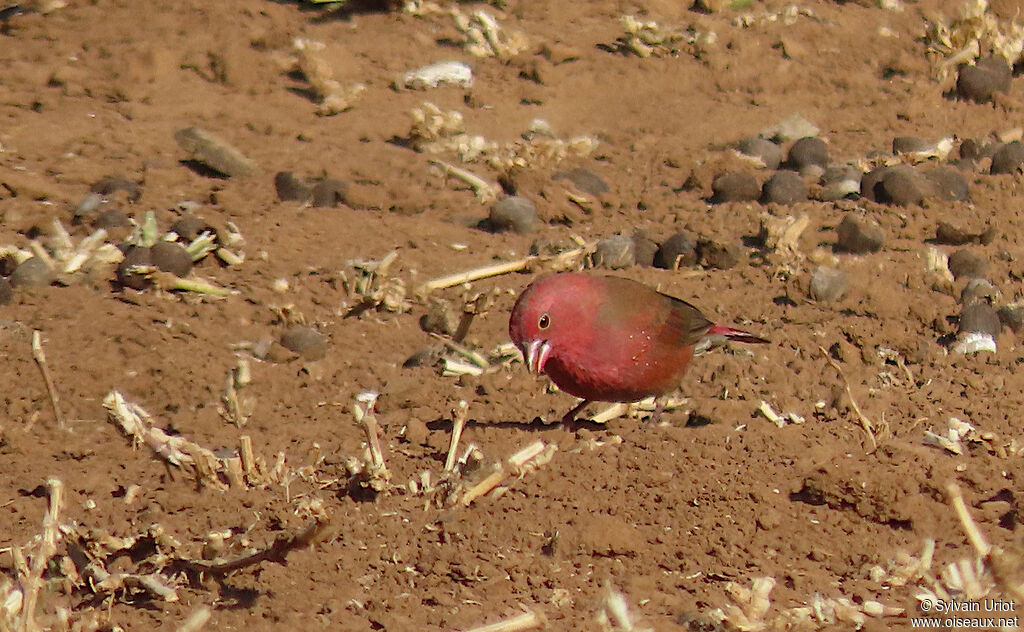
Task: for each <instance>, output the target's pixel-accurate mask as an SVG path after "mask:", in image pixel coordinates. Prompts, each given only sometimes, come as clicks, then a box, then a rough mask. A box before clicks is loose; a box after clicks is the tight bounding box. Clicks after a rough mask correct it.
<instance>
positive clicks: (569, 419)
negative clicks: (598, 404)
mask: <svg viewBox="0 0 1024 632" xmlns="http://www.w3.org/2000/svg"><path fill="white" fill-rule="evenodd" d="M589 403H590V400H587V399H585V400H583V401H582V402H580V403H579V404H576V406H575V407H574V408H573V409H572V410H570V411H569V412H567V413H565V415H564V416H563V417H562V426H564V427H565V428H567V429H571V428H572V425H573V422H574V421H576V413H578V412H580V411H581V410H583V408H584V407H585V406H586V405H587V404H589Z"/></svg>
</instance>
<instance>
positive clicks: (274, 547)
mask: <svg viewBox="0 0 1024 632" xmlns="http://www.w3.org/2000/svg"><path fill="white" fill-rule="evenodd" d="M335 532H336V531H335V527H334V524H333V523H332V522H328V521H323V520H317V521H315V522H314V523H313V524H311V525H309V526H308V527H306V528H305V529H303V530H302V531H301V532H299V533H297V534H295V535H290V536H280V537H278V538H277V539H276V540H274V543H273V544H271V545H270V546H269V547H267V548H265V549H262V550H260V551H257V552H255V553H253V554H251V555H246V556H244V557H240V558H238V559H236V560H231V561H230V562H222V563H220V564H210V563H208V562H200V561H198V560H184V559H183V560H178V563H179V564H180V565H181V566H183V567H184V568H185V569H186V570H189V571H192V572H197V573H209V574H211V575H219V576H223V575H228V574H230V573H233V572H235V571H237V570H241V569H243V568H248V567H250V566H255V565H256V564H259V563H261V562H277V563H279V564H282V563H284V561H285V558H286V557H287V556H288V554H289V553H291V552H292V551H295V550H298V549H304V548H306V547H307V546H312V545H314V544H319V543H321V542H326V541H327V540H329V539H330V538H332V537H333V536H334V534H335Z"/></svg>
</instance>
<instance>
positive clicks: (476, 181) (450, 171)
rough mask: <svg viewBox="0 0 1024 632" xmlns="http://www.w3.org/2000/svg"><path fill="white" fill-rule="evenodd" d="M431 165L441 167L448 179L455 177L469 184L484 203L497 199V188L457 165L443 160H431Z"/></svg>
mask: <svg viewBox="0 0 1024 632" xmlns="http://www.w3.org/2000/svg"><path fill="white" fill-rule="evenodd" d="M430 164H432V165H434V166H435V167H439V168H440V169H441V172H442V173H443V174H444V175H445V176H446V177H447V176H453V177H455V178H458V179H459V180H462V181H463V182H465V183H466V184H468V185H469V186H470V188H471V189H473V194H474V195H476V196H477V197H478V198H480V200H481V201H482V202H490V201H492V200H495V199H497V197H498V191H497V188H496V187H494V186H493V185H491V184H490V183H488V182H487V181H486V180H484V179H483V178H481V177H480V176H478V175H476V174H475V173H472V172H471V171H468V170H466V169H462V168H460V167H456V166H455V165H450V164H448V163H447V162H444V161H443V160H431V161H430Z"/></svg>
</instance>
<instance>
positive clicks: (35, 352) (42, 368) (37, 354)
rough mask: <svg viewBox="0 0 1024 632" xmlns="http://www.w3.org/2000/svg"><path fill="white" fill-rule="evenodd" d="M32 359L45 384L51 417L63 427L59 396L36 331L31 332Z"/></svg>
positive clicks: (40, 338) (40, 339)
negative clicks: (50, 407) (51, 407)
mask: <svg viewBox="0 0 1024 632" xmlns="http://www.w3.org/2000/svg"><path fill="white" fill-rule="evenodd" d="M32 357H33V358H35V361H36V364H37V365H39V372H40V373H42V374H43V382H44V383H45V384H46V393H47V394H48V395H49V396H50V405H51V406H53V415H54V417H56V418H57V425H59V426H60V427H61V428H63V427H64V414H63V413H62V412H61V411H60V395H58V394H57V387H56V386H55V385H54V384H53V377H52V376H51V375H50V368H49V367H48V366H47V365H46V354H45V353H43V342H42V337H41V336H40V334H39V330H38V329H33V330H32Z"/></svg>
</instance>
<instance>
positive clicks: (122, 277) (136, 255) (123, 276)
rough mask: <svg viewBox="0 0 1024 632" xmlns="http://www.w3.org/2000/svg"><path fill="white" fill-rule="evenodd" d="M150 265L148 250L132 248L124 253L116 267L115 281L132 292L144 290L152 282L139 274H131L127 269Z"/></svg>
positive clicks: (150, 259)
mask: <svg viewBox="0 0 1024 632" xmlns="http://www.w3.org/2000/svg"><path fill="white" fill-rule="evenodd" d="M151 265H153V256H152V253H151V252H150V250H149V248H141V247H139V246H132V247H131V248H129V249H128V251H127V252H126V253H124V259H123V260H122V261H121V263H119V264H118V266H117V281H118V282H119V283H120V284H121V285H123V286H124V287H128V288H131V289H133V290H145V289H146V288H148V287H150V286H151V285H153V282H152V281H151V280H150V279H148V278H147V277H145V276H143V275H141V274H135V273H133V272H132V271H131V270H130V269H129V268H131V267H132V266H151Z"/></svg>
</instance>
